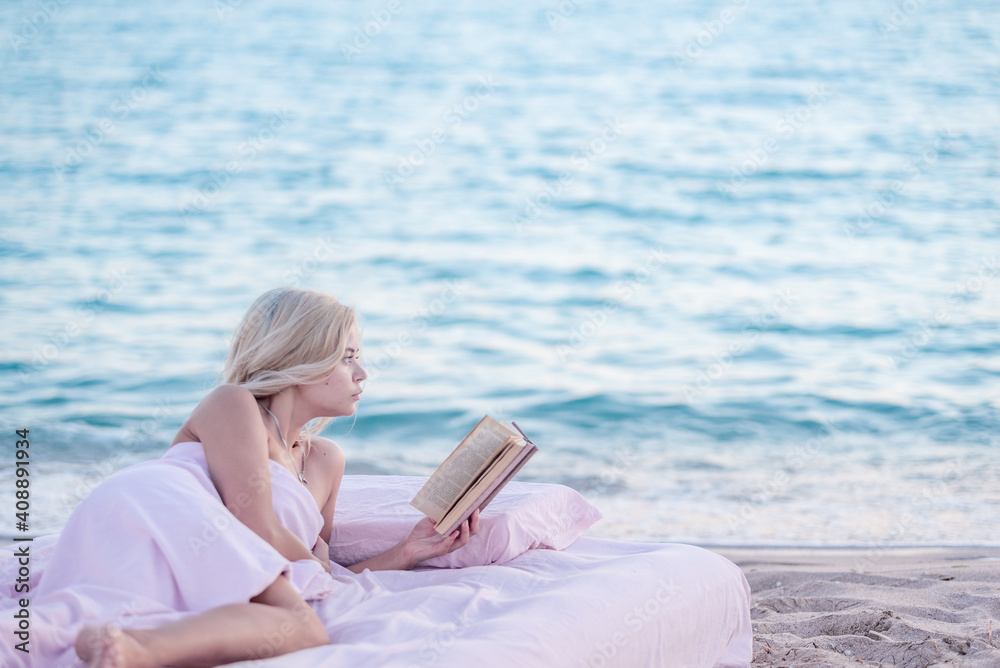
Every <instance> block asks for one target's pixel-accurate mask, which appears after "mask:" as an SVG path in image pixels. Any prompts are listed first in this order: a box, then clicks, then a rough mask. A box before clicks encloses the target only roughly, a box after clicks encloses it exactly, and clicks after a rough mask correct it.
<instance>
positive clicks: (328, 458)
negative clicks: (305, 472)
mask: <svg viewBox="0 0 1000 668" xmlns="http://www.w3.org/2000/svg"><path fill="white" fill-rule="evenodd" d="M310 457H315V458H316V460H317V461H319V462H321V463H322V464H323V465H324V466H333V467H338V468H343V466H344V462H345V456H344V451H343V449H342V448H341V447H340V446H339V445H337V444H336V443H334V442H333V441H331V440H330V439H328V438H324V437H323V436H313V437H312V451H311V452H310Z"/></svg>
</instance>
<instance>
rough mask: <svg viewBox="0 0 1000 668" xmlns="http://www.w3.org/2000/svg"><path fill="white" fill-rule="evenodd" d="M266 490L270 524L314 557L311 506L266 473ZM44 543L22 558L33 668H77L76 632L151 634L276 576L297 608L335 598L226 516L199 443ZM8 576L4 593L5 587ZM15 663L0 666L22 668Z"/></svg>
mask: <svg viewBox="0 0 1000 668" xmlns="http://www.w3.org/2000/svg"><path fill="white" fill-rule="evenodd" d="M271 485H272V497H273V501H274V508H275V512H276V513H277V515H278V519H279V520H280V521H281V522H282V523H283V524H284V525H285V526H286V527H288V528H289V529H290V530H291V531H292V532H294V533H295V534H296V535H297V536H298V537H299V538H300V539H302V541H303V542H304V543H305V544H306V545H309V546H312V545H313V544H314V543H315V541H316V537H317V536H318V534H319V531H320V529H321V528H322V525H323V517H322V515H321V514H320V512H319V509H318V508H317V507H316V502H315V500H313V498H312V496H311V495H310V494H309V492H308V491H307V490H306V489H305V488H304V487H303V486H302V484H301V483H299V482H298V480H297V479H296V478H295V476H294V475H293V474H292V473H290V472H289V471H288V470H287V469H285V468H283V467H282V466H280V465H279V464H277V463H275V462H271ZM50 543H51V540H47V541H42V542H41V543H40V545H39V547H40V548H41V549H39V550H37V551H34V554H33V555H32V556H33V560H32V561H33V563H32V583H31V584H32V588H31V596H30V599H31V605H30V611H31V615H32V624H31V655H30V657H31V660H32V662H33V663H32V665H34V666H45V667H47V668H48V667H51V666H75V665H79V664H78V660H77V658H76V653H75V651H74V649H73V641H74V639H75V638H76V634H77V633H78V632H79V630H80V628H82V627H83V626H85V625H89V624H98V623H108V622H115V623H119V624H121V625H123V626H131V627H138V628H149V627H152V626H158V625H160V624H163V623H166V622H169V621H174V620H177V619H180V618H182V617H184V616H186V615H190V614H194V613H198V612H202V611H205V610H208V609H210V608H214V607H217V606H220V605H225V604H228V603H245V602H247V601H249V600H250V599H251V598H252V597H254V596H256V595H257V594H259V593H260V592H261V591H263V590H264V589H265V588H266V587H267V586H268V585H269V584H271V583H272V582H273V581H274V580H275V578H277V577H278V575H279V574H281V573H286V575H288V577H289V579H290V580H291V581H292V583H293V585H295V586H296V587H297V588H298V590H299V591H300V592H301V593H302V594H303V596H304V597H306V598H321V597H323V596H326V595H327V594H329V593H331V592H332V591H333V589H334V584H333V581H332V579H331V578H330V576H329V575H328V574H327V573H326V572H325V571H324V570H323V568H322V566H320V565H319V564H318V563H316V562H315V561H302V562H295V563H294V564H292V563H290V562H289V561H288V560H287V559H285V558H284V557H282V556H281V555H280V554H279V553H278V552H277V551H276V550H275V549H274V548H273V547H271V545H269V544H268V543H267V542H265V541H264V540H263V539H262V538H260V537H259V536H258V535H257V534H255V533H254V532H253V531H251V530H250V529H249V528H247V527H246V526H245V525H244V524H242V523H241V522H240V521H238V520H237V519H236V518H235V517H234V516H233V515H232V513H230V512H229V510H227V509H226V507H225V505H223V503H222V500H221V498H220V497H219V494H218V492H217V491H216V489H215V486H214V485H213V484H212V481H211V479H210V477H209V475H208V465H207V463H206V462H205V454H204V451H203V449H202V446H201V444H200V443H193V442H191V443H178V444H176V445H174V446H173V447H171V448H170V449H169V450H167V452H166V454H164V455H163V457H161V458H160V459H157V460H153V461H149V462H143V463H141V464H137V465H135V466H131V467H129V468H127V469H125V470H123V471H120V472H118V473H116V474H115V475H113V476H111V477H109V478H108V479H107V480H105V481H104V482H102V483H101V484H100V485H98V486H97V487H96V488H94V490H93V491H92V492H91V493H90V494H89V495H88V496H87V497H86V498H85V499H84V500H83V501H82V502H81V503H80V504H79V505H78V506H77V508H76V509H75V510H74V512H73V514H72V515H71V516H70V519H69V521H68V522H67V524H66V527H65V528H64V529H63V531H62V533H61V534H60V535H59V538H58V542H57V543H56V544H55V546H54V549H53V548H52V547H51V545H49V544H50ZM21 545H25V543H21ZM47 545H48V547H47ZM46 553H48V558H45V556H46ZM40 557H41V558H40ZM4 565H5V566H6V567H8V568H10V567H12V566H13V567H16V563H14V564H10V563H8V564H4ZM6 575H7V574H6V573H5V574H4V577H3V579H2V582H4V583H5V585H6V583H9V582H12V581H13V579H14V578H13V577H7V576H6ZM10 593H11V592H7V591H4V592H3V594H4V596H5V598H6V596H7V595H9V594H10ZM3 603H4V606H3V607H5V608H7V607H8V606H9V602H8V601H4V602H3ZM0 614H3V617H4V620H3V621H0V628H2V630H3V633H2V635H3V638H2V640H0V642H2V643H3V645H4V648H3V650H0V651H4V650H6V651H10V652H13V650H12V648H13V646H14V642H13V641H12V639H11V638H12V630H9V629H8V626H9V622H7V620H6V618H8V617H9V615H8V614H7V613H6V611H4V612H2V613H0ZM9 635H10V637H9ZM21 654H22V653H21V652H14V653H13V657H12V658H11V659H10V660H9V661H7V660H5V661H4V662H3V665H4V666H7V665H26V664H25V662H24V658H25V657H23V656H18V655H21ZM4 658H5V659H6V657H4ZM12 661H19V662H20V663H11V662H12Z"/></svg>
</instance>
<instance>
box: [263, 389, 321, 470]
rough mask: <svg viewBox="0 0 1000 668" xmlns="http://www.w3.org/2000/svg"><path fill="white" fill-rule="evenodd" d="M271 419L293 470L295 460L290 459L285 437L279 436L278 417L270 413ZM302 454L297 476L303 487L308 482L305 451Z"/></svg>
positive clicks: (268, 410) (269, 411)
mask: <svg viewBox="0 0 1000 668" xmlns="http://www.w3.org/2000/svg"><path fill="white" fill-rule="evenodd" d="M260 407H261V408H263V409H264V410H266V411H267V412H268V413H271V409H269V408H268V407H267V406H265V405H264V404H261V405H260ZM271 417H273V418H274V424H275V426H276V427H278V438H280V439H281V444H282V445H283V446H285V452H287V453H288V459H290V460H291V462H292V468H293V469H294V468H295V459H294V458H292V449H291V448H289V447H288V444H287V443H285V437H284V436H283V435H282V434H281V423H280V422H278V416H276V415H275V414H274V413H271ZM302 453H303V454H302V470H301V471H299V473H298V476H299V480H300V481H301V482H302V484H303V485H308V484H309V481H308V480H306V455H305V450H303V451H302Z"/></svg>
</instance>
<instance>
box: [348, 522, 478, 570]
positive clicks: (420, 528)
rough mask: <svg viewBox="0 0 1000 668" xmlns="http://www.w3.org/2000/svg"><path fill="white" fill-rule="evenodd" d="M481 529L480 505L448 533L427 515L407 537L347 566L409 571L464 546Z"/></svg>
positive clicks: (363, 568)
mask: <svg viewBox="0 0 1000 668" xmlns="http://www.w3.org/2000/svg"><path fill="white" fill-rule="evenodd" d="M478 531H479V509H478V508H477V509H476V510H474V511H472V516H471V517H469V519H467V520H466V521H464V522H462V525H461V526H460V527H459V528H458V529H455V530H454V531H452V532H451V533H450V534H448V535H447V536H442V535H440V534H439V533H438V532H437V531H435V530H434V521H433V520H432V519H430V518H429V517H425V518H424V519H422V520H420V521H419V522H417V523H416V524H415V525H414V527H413V528H412V529H410V533H409V534H408V535H407V536H406V538H404V539H403V540H402V541H400V542H399V543H398V544H397V545H396V546H394V547H391V548H389V549H388V550H386V551H385V552H383V553H382V554H379V555H376V556H374V557H371V558H370V559H365V560H364V561H360V562H358V563H356V564H353V565H351V566H348V567H347V568H348V569H349V570H351V571H354V572H355V573H360V572H361V571H363V570H365V569H366V568H367V569H368V570H370V571H408V570H410V569H411V568H413V567H414V566H416V565H417V564H419V563H420V562H422V561H426V560H428V559H432V558H434V557H440V556H441V555H443V554H448V553H449V552H454V551H455V550H457V549H458V548H460V547H463V546H464V545H465V544H466V543H468V542H469V539H470V538H471V537H472V536H474V535H475V534H476V533H477V532H478Z"/></svg>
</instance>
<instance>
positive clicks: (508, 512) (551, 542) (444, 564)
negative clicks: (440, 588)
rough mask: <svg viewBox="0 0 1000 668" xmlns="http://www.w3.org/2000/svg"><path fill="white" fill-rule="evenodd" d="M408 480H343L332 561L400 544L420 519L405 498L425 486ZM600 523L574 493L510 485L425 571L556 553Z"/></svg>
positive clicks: (554, 487)
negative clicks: (463, 541) (475, 528)
mask: <svg viewBox="0 0 1000 668" xmlns="http://www.w3.org/2000/svg"><path fill="white" fill-rule="evenodd" d="M426 480H427V479H426V478H418V477H412V476H385V475H350V476H344V480H343V483H341V486H340V494H339V495H338V497H337V513H336V517H335V518H334V522H333V531H332V532H331V534H330V559H332V560H333V561H335V562H337V563H339V564H344V565H350V564H356V563H358V562H359V561H364V560H365V559H368V558H369V557H372V556H375V555H376V554H380V553H382V552H384V551H386V550H388V549H389V548H390V547H392V546H393V545H395V544H397V543H398V542H399V541H401V540H402V539H403V538H404V537H405V536H406V534H407V532H409V530H410V529H411V528H412V527H413V525H414V524H415V523H416V522H417V521H418V520H420V518H422V517H423V516H424V514H423V513H421V512H420V511H419V510H417V509H416V508H414V507H413V506H411V505H410V499H412V498H413V496H414V495H415V494H416V493H417V490H419V489H420V487H421V486H422V485H423V484H424V482H426ZM599 519H601V513H600V511H599V510H597V508H595V507H594V506H592V505H590V503H588V502H587V500H586V499H584V498H583V497H582V496H581V495H580V493H579V492H577V491H576V490H574V489H571V488H569V487H565V486H564V485H553V484H542V483H529V482H511V483H509V484H508V485H507V486H506V487H504V488H503V490H502V491H501V492H500V493H499V494H497V496H496V498H494V499H493V501H492V502H491V503H490V505H489V506H487V507H486V510H484V511H483V513H482V515H481V517H480V518H479V533H477V534H476V535H475V536H473V537H472V538H471V539H470V540H469V544H468V545H466V546H465V547H463V548H462V549H461V550H456V551H455V552H452V553H450V554H446V555H444V556H441V557H435V558H434V559H429V560H427V561H425V562H424V563H423V566H431V567H438V568H465V567H467V566H486V565H489V564H505V563H507V562H508V561H510V560H511V559H513V558H514V557H516V556H518V555H519V554H523V553H524V552H525V551H527V550H530V549H533V548H548V549H553V550H561V549H563V548H565V547H568V546H569V545H572V544H573V541H575V540H576V539H577V538H579V537H580V536H582V535H583V533H584V532H585V531H586V530H587V529H589V528H590V527H591V525H593V524H594V522H596V521H597V520H599Z"/></svg>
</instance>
